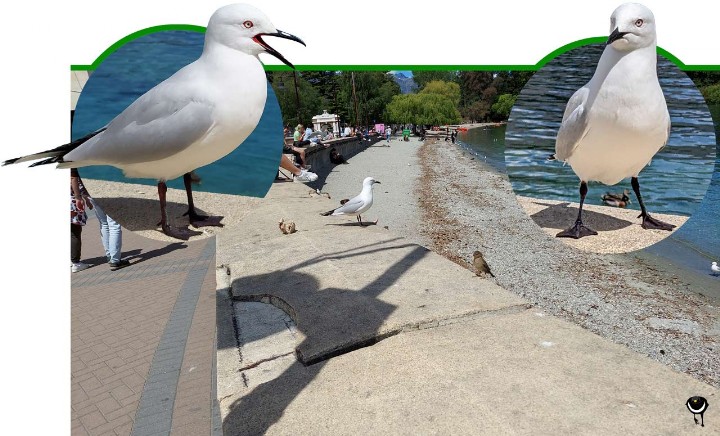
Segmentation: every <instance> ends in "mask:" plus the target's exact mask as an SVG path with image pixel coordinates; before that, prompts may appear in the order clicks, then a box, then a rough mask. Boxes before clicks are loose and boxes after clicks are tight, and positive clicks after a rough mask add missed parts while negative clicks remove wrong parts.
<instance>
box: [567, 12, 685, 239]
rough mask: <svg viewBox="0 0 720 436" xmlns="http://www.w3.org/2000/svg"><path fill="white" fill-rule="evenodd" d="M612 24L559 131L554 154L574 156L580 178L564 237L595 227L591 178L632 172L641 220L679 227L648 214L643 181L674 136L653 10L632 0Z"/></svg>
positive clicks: (612, 180) (616, 178)
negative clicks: (588, 210)
mask: <svg viewBox="0 0 720 436" xmlns="http://www.w3.org/2000/svg"><path fill="white" fill-rule="evenodd" d="M610 30H611V33H610V37H609V38H608V41H607V46H606V47H605V50H604V51H603V54H602V56H601V57H600V61H599V62H598V65H597V68H596V70H595V74H594V75H593V77H592V79H590V82H588V83H587V84H586V85H585V86H583V87H582V88H580V89H578V90H577V91H576V92H575V94H573V96H572V97H571V98H570V100H569V101H568V104H567V107H566V108H565V113H564V115H563V121H562V125H561V126H560V130H559V131H558V134H557V140H556V142H555V155H554V157H555V158H556V159H558V160H561V161H564V162H567V163H569V164H570V166H571V167H572V169H573V171H574V172H575V174H577V176H578V177H579V178H580V210H579V211H578V216H577V220H576V221H575V224H574V225H573V226H572V227H570V228H569V229H567V230H564V231H562V232H560V233H558V234H557V236H558V237H571V238H576V239H577V238H581V237H583V236H588V235H597V232H596V231H594V230H592V229H590V228H588V227H586V226H585V225H584V224H583V222H582V206H583V203H584V201H585V196H586V194H587V191H588V187H587V182H590V181H598V182H602V183H604V184H606V185H614V184H616V183H618V182H620V181H621V180H623V179H625V178H627V177H632V181H631V184H632V188H633V191H634V192H635V196H636V197H637V199H638V203H639V204H640V209H641V213H640V215H639V217H642V218H643V221H642V227H643V228H645V229H660V230H672V229H673V228H674V227H675V226H674V225H672V224H668V223H665V222H662V221H660V220H657V219H655V218H652V217H651V216H650V214H649V213H648V212H647V210H646V209H645V204H644V203H643V199H642V196H641V195H640V183H639V181H638V175H639V173H640V171H641V170H642V169H643V168H645V166H647V165H648V164H649V163H650V160H651V159H652V158H653V156H654V155H655V153H657V152H658V151H659V150H660V149H661V148H662V147H663V146H664V145H665V144H666V143H667V140H668V137H669V136H670V114H669V113H668V109H667V104H666V103H665V97H664V96H663V92H662V89H661V88H660V83H659V82H658V77H657V53H656V45H657V38H656V34H655V18H654V16H653V13H652V12H651V11H650V10H649V9H648V8H646V7H645V6H643V5H640V4H637V3H626V4H623V5H621V6H619V7H618V8H617V9H615V11H614V12H613V14H612V16H611V17H610ZM617 156H623V158H622V159H617Z"/></svg>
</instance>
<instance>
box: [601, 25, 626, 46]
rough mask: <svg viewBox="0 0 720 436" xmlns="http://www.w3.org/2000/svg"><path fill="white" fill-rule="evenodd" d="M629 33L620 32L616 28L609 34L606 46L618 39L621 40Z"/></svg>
mask: <svg viewBox="0 0 720 436" xmlns="http://www.w3.org/2000/svg"><path fill="white" fill-rule="evenodd" d="M628 33H629V32H621V31H619V30H618V28H617V27H616V28H615V30H613V31H612V33H610V36H608V40H607V43H606V45H610V44H612V43H613V42H614V41H617V40H618V39H620V38H622V37H623V36H625V35H627V34H628Z"/></svg>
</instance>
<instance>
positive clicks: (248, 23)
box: [243, 20, 253, 29]
mask: <svg viewBox="0 0 720 436" xmlns="http://www.w3.org/2000/svg"><path fill="white" fill-rule="evenodd" d="M243 26H245V28H246V29H249V28H251V27H252V26H253V22H252V21H250V20H247V21H245V22H244V23H243Z"/></svg>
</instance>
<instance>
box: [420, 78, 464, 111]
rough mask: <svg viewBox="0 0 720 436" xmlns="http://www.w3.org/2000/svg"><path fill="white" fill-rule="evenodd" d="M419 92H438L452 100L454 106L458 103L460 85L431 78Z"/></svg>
mask: <svg viewBox="0 0 720 436" xmlns="http://www.w3.org/2000/svg"><path fill="white" fill-rule="evenodd" d="M420 94H438V95H444V96H445V97H447V98H449V99H450V101H452V102H453V104H454V105H455V106H457V105H458V104H460V85H458V84H457V83H454V82H443V81H441V80H433V81H432V82H428V83H427V84H426V85H425V86H424V87H423V89H422V90H421V91H420Z"/></svg>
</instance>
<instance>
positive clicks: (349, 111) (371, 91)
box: [336, 71, 400, 125]
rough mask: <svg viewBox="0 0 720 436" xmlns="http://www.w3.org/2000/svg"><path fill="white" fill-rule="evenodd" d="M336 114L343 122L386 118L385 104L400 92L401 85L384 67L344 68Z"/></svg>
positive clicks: (351, 122)
mask: <svg viewBox="0 0 720 436" xmlns="http://www.w3.org/2000/svg"><path fill="white" fill-rule="evenodd" d="M337 80H338V93H337V94H338V101H339V102H340V104H339V106H338V110H337V112H336V113H337V114H338V115H340V119H341V120H342V121H343V122H348V123H350V124H356V120H357V122H359V123H360V124H361V125H370V124H374V123H376V122H381V121H383V116H384V110H385V106H386V105H387V104H388V103H389V102H390V101H391V100H392V98H393V96H395V95H398V94H400V86H399V85H398V84H397V83H395V81H394V80H393V79H392V77H391V76H390V75H388V74H387V73H383V72H382V71H354V72H351V71H343V72H341V73H339V74H338V75H337ZM353 80H354V82H355V95H356V98H357V114H356V113H355V101H354V99H353Z"/></svg>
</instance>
